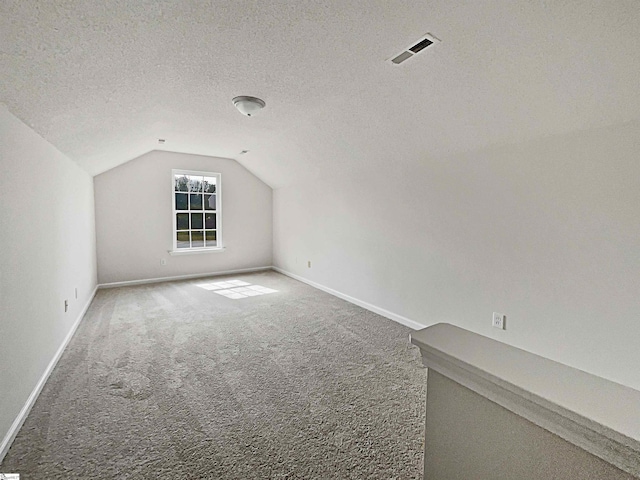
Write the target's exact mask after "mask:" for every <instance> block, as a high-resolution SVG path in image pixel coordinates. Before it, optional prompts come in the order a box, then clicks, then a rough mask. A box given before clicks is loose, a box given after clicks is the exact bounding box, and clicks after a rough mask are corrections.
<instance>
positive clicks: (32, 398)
mask: <svg viewBox="0 0 640 480" xmlns="http://www.w3.org/2000/svg"><path fill="white" fill-rule="evenodd" d="M97 291H98V286H96V288H94V289H93V292H91V295H90V296H89V300H87V303H86V304H85V306H84V307H83V309H82V311H81V312H80V314H79V315H78V318H77V319H76V321H75V322H74V323H73V325H72V326H71V329H70V330H69V333H67V336H66V337H64V340H63V341H62V343H61V344H60V347H58V350H57V351H56V353H55V355H54V356H53V358H52V359H51V361H50V362H49V365H48V366H47V368H46V370H45V371H44V373H43V374H42V376H41V377H40V380H38V383H37V384H36V386H35V388H34V389H33V391H32V392H31V394H30V395H29V398H27V401H26V402H25V404H24V406H23V407H22V409H21V410H20V413H19V414H18V416H17V417H16V419H15V420H14V421H13V424H12V425H11V428H9V431H8V432H7V434H6V435H5V437H4V438H3V439H2V443H0V462H2V460H3V459H4V457H5V455H6V454H7V452H8V451H9V448H10V447H11V444H12V443H13V441H14V440H15V438H16V435H17V434H18V432H19V431H20V428H22V424H23V423H24V421H25V420H26V419H27V415H29V412H30V411H31V408H32V407H33V405H34V404H35V403H36V400H37V399H38V395H40V392H41V391H42V388H43V387H44V384H45V383H47V380H48V379H49V375H51V372H52V371H53V369H54V368H55V366H56V364H57V363H58V360H60V357H62V354H63V353H64V349H65V348H67V345H68V344H69V342H70V341H71V337H73V334H74V333H76V330H77V329H78V326H79V325H80V322H81V321H82V319H83V318H84V314H85V313H87V310H88V309H89V306H90V305H91V302H92V301H93V297H95V295H96V292H97Z"/></svg>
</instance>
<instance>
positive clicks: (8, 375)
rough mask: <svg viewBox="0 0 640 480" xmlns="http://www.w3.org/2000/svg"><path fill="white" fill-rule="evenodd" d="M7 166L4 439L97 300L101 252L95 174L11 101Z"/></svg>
mask: <svg viewBox="0 0 640 480" xmlns="http://www.w3.org/2000/svg"><path fill="white" fill-rule="evenodd" d="M0 167H1V169H0V171H1V172H2V173H1V174H0V205H2V209H0V221H1V222H0V251H2V254H1V255H0V444H1V443H2V441H3V439H5V438H7V437H6V435H7V434H8V432H9V429H10V427H11V425H12V423H13V422H14V420H15V419H16V417H17V416H18V414H19V412H20V410H21V409H22V408H23V406H24V405H25V402H26V401H27V399H28V397H29V395H30V394H31V392H32V391H33V390H34V388H35V387H36V385H37V384H38V381H39V380H40V378H41V377H42V375H43V374H44V373H45V371H46V370H47V367H48V365H49V363H50V362H51V361H52V359H53V358H54V356H55V354H56V352H57V350H58V348H59V347H60V346H61V345H62V343H63V341H64V339H65V337H66V336H67V334H68V333H69V332H70V331H71V328H72V327H73V325H74V323H75V321H76V320H77V319H78V317H79V315H80V313H81V312H82V310H83V308H84V306H85V305H86V304H87V302H88V301H89V300H90V298H91V294H92V293H93V290H94V288H95V286H96V256H95V227H94V205H93V181H92V178H91V176H89V175H88V174H87V173H86V172H85V171H84V170H82V169H81V168H80V167H78V165H76V164H75V163H74V162H72V161H71V160H69V159H68V158H67V157H66V156H65V155H64V154H62V153H61V152H59V151H58V150H56V149H55V147H53V146H52V145H51V144H49V143H48V142H47V141H46V140H44V139H43V138H42V137H40V136H39V135H37V134H36V133H35V132H34V131H33V130H31V129H30V128H29V127H27V126H26V125H25V124H23V123H22V122H21V121H20V120H18V119H17V118H16V117H15V116H13V115H12V114H11V113H9V111H8V110H7V109H6V107H4V106H0ZM76 287H77V288H78V298H77V299H76V298H75V291H74V289H75V288H76ZM65 299H68V301H69V310H68V312H67V313H65V311H64V300H65ZM1 455H2V452H0V456H1Z"/></svg>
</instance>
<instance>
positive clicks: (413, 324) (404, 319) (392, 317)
mask: <svg viewBox="0 0 640 480" xmlns="http://www.w3.org/2000/svg"><path fill="white" fill-rule="evenodd" d="M272 268H273V270H275V271H276V272H279V273H282V274H283V275H286V276H287V277H291V278H294V279H296V280H298V281H300V282H302V283H306V284H307V285H311V286H312V287H315V288H317V289H319V290H322V291H323V292H327V293H330V294H331V295H333V296H336V297H338V298H341V299H342V300H346V301H347V302H350V303H353V304H355V305H358V306H359V307H362V308H365V309H367V310H369V311H371V312H374V313H377V314H378V315H382V316H383V317H386V318H388V319H389V320H393V321H394V322H398V323H400V324H402V325H404V326H405V327H409V328H412V329H414V330H421V329H423V328H427V325H423V324H421V323H418V322H416V321H414V320H411V319H409V318H407V317H403V316H402V315H398V314H397V313H393V312H390V311H389V310H385V309H384V308H380V307H378V306H376V305H372V304H371V303H368V302H365V301H363V300H359V299H357V298H354V297H352V296H350V295H347V294H345V293H342V292H339V291H337V290H334V289H333V288H329V287H325V286H324V285H321V284H319V283H316V282H313V281H311V280H308V279H306V278H304V277H301V276H299V275H296V274H294V273H291V272H287V271H286V270H283V269H281V268H279V267H272Z"/></svg>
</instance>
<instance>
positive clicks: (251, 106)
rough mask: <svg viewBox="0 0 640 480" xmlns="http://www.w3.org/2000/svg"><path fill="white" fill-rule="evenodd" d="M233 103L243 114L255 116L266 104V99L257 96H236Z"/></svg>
mask: <svg viewBox="0 0 640 480" xmlns="http://www.w3.org/2000/svg"><path fill="white" fill-rule="evenodd" d="M233 104H234V105H235V106H236V108H237V109H238V111H239V112H240V113H241V114H243V115H246V116H247V117H253V116H254V115H255V114H256V113H258V112H259V111H260V110H262V109H263V108H264V107H265V105H266V103H264V100H260V99H259V98H256V97H247V96H246V95H242V96H240V97H236V98H234V99H233Z"/></svg>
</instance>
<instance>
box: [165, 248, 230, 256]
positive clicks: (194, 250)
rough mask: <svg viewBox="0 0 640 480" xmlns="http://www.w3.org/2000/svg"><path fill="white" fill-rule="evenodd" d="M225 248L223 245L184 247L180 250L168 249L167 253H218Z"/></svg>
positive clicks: (172, 254)
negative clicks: (214, 246)
mask: <svg viewBox="0 0 640 480" xmlns="http://www.w3.org/2000/svg"><path fill="white" fill-rule="evenodd" d="M225 250H226V248H225V247H216V248H188V249H187V248H185V249H180V250H169V255H171V256H174V255H195V254H198V253H220V252H224V251H225Z"/></svg>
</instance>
